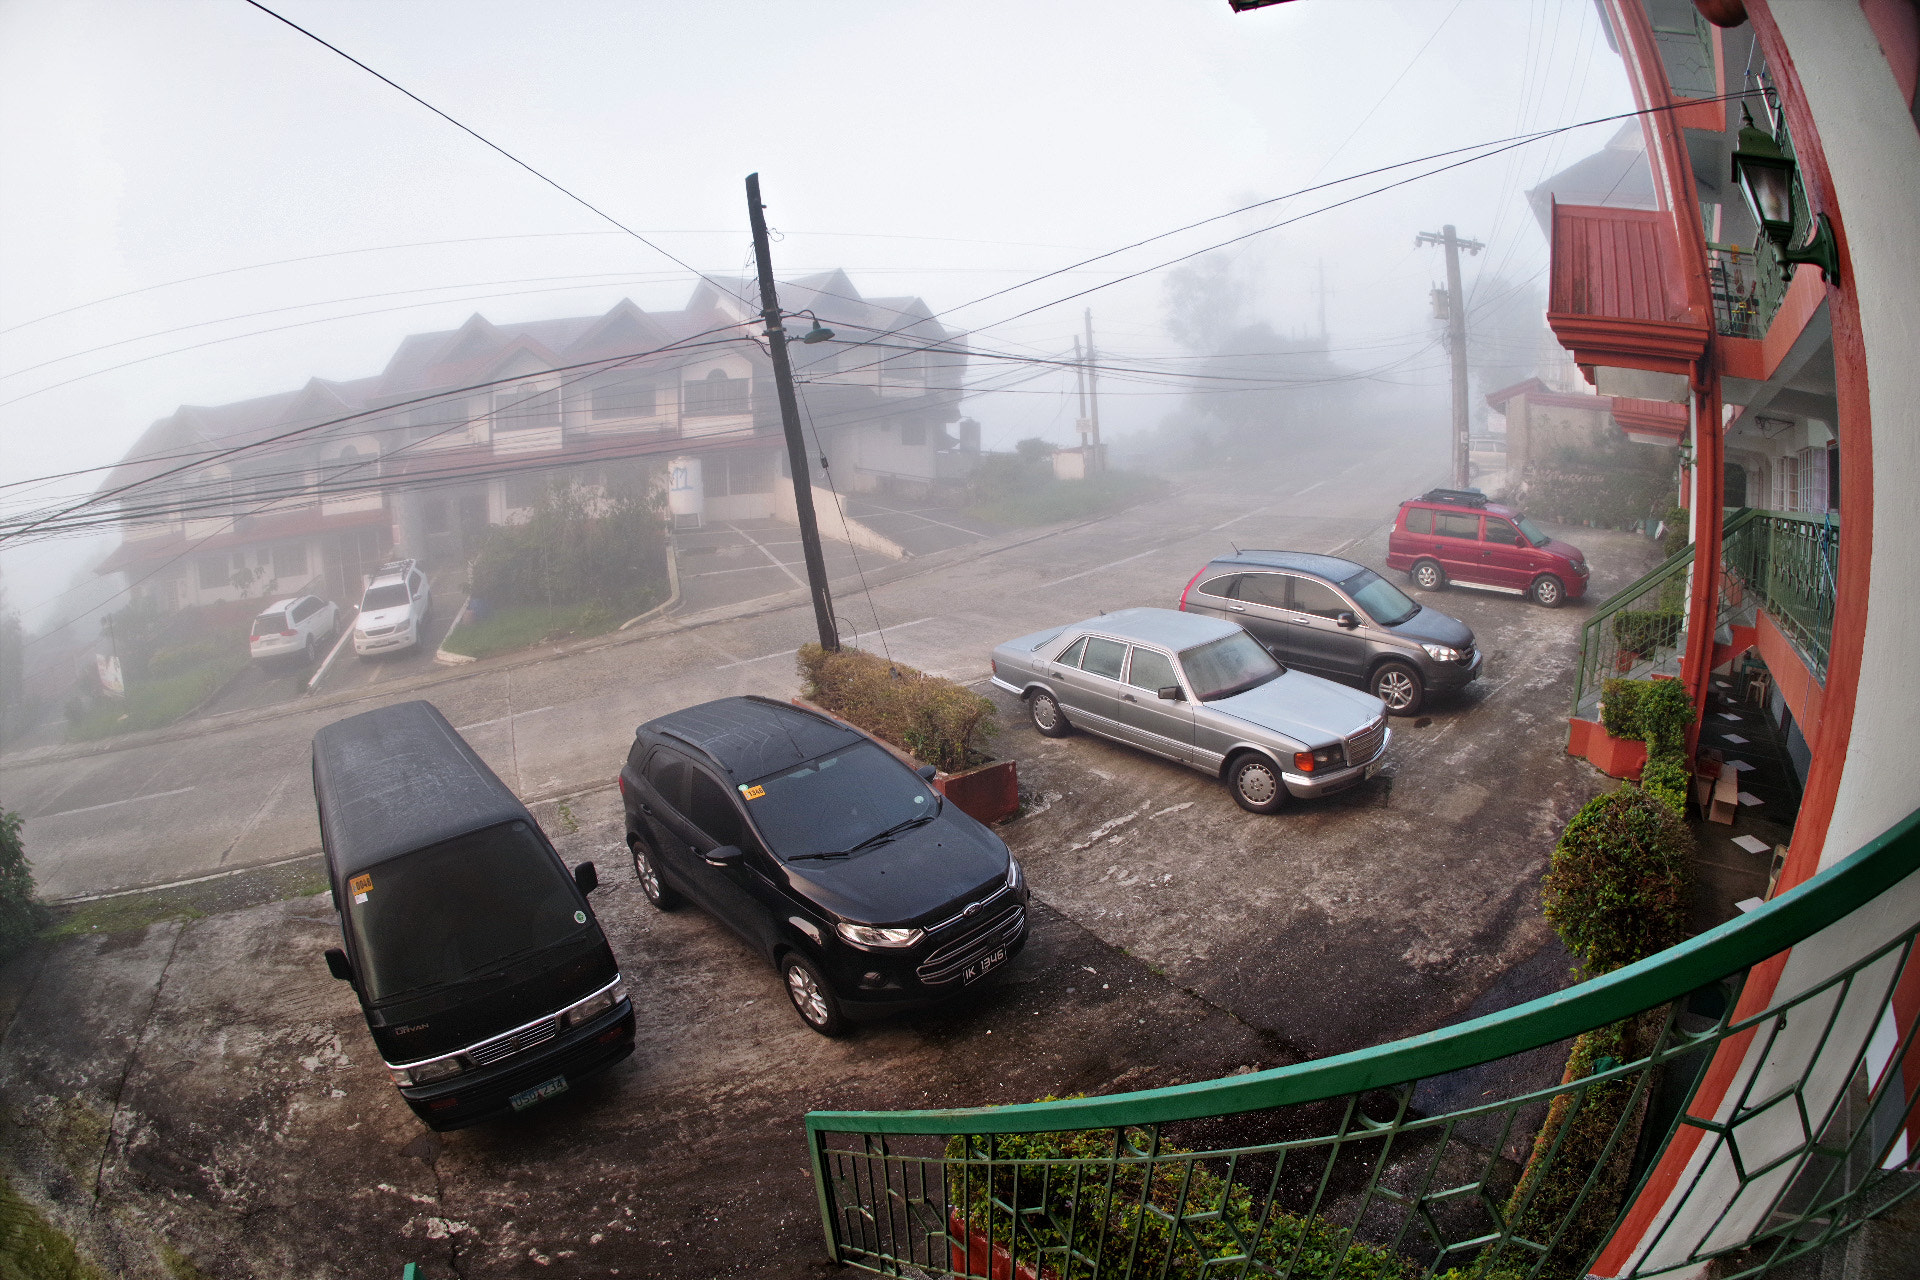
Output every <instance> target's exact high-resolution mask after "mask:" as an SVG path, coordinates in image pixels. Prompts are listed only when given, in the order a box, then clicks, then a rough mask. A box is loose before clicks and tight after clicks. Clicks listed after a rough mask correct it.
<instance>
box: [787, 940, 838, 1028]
mask: <svg viewBox="0 0 1920 1280" xmlns="http://www.w3.org/2000/svg"><path fill="white" fill-rule="evenodd" d="M780 981H781V982H782V983H783V984H784V985H785V986H786V988H787V999H788V1000H790V1001H792V1003H793V1011H794V1012H795V1013H797V1014H799V1015H800V1021H802V1022H804V1023H806V1024H807V1026H808V1028H809V1029H811V1030H814V1031H818V1032H819V1033H820V1034H821V1035H823V1036H838V1035H845V1034H846V1031H847V1017H846V1014H844V1013H842V1012H841V1010H840V1001H839V999H838V998H837V997H836V996H835V995H834V994H833V988H831V987H829V986H828V985H827V980H826V979H825V978H823V977H821V976H820V970H818V969H816V968H814V966H813V962H812V961H811V960H808V959H807V958H806V957H805V956H803V955H800V954H798V953H789V954H788V955H787V957H786V958H785V959H783V960H782V961H781V962H780Z"/></svg>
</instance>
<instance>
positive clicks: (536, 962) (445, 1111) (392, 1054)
mask: <svg viewBox="0 0 1920 1280" xmlns="http://www.w3.org/2000/svg"><path fill="white" fill-rule="evenodd" d="M313 794H314V800H315V802H316V804H317V806H318V808H319V811H320V839H321V844H322V845H323V846H324V848H325V851H326V859H327V878H328V880H329V882H330V883H331V885H332V888H333V902H334V907H335V909H336V910H338V911H339V912H340V929H341V934H342V937H343V940H344V943H345V947H344V949H330V950H329V951H328V952H327V965H328V967H329V968H330V969H331V970H332V971H333V973H334V976H335V977H338V978H343V979H346V980H347V981H350V982H352V983H353V988H354V991H355V992H356V993H357V994H358V995H359V997H360V1007H361V1010H362V1011H363V1012H364V1013H365V1014H366V1019H367V1027H368V1029H369V1030H371V1031H372V1033H373V1041H374V1045H375V1047H376V1048H378V1049H379V1051H380V1056H381V1058H382V1059H384V1060H385V1062H386V1064H387V1069H388V1071H389V1072H390V1073H391V1074H392V1076H393V1081H394V1083H395V1084H396V1085H397V1086H399V1089H400V1094H401V1096H402V1097H403V1098H405V1099H406V1101H407V1105H408V1106H410V1107H412V1108H413V1110H414V1113H415V1114H416V1115H418V1116H419V1117H420V1118H421V1119H422V1120H424V1121H426V1123H427V1124H428V1125H429V1126H431V1127H432V1128H435V1129H457V1128H460V1127H462V1126H463V1125H469V1124H473V1123H476V1122H477V1121H481V1120H485V1119H488V1118H490V1117H493V1116H496V1115H500V1114H504V1113H508V1112H512V1111H520V1110H524V1109H525V1108H526V1107H528V1106H531V1105H533V1104H535V1103H538V1102H540V1101H543V1100H544V1099H546V1098H548V1097H551V1096H553V1095H554V1094H557V1093H561V1092H564V1091H565V1090H566V1089H567V1088H569V1087H570V1086H571V1085H573V1084H576V1083H578V1082H579V1081H580V1080H582V1079H584V1078H585V1077H587V1076H589V1075H592V1074H593V1073H595V1072H597V1071H600V1070H602V1069H604V1068H606V1067H609V1066H611V1065H613V1064H614V1063H615V1062H618V1061H619V1060H620V1059H621V1058H624V1057H626V1056H627V1055H628V1054H630V1053H631V1052H633V1005H632V1003H631V1002H630V1001H629V1000H628V999H627V996H626V992H625V989H624V988H623V986H622V983H621V978H620V971H619V969H618V967H617V966H616V965H615V964H614V960H613V952H612V950H611V949H610V948H609V947H608V946H607V939H606V935H605V934H603V933H602V932H601V930H600V924H599V922H598V921H597V920H596V919H595V918H594V915H593V908H592V907H590V906H589V905H588V904H587V899H586V895H587V893H588V892H590V891H591V890H592V888H593V887H594V883H595V877H594V872H593V864H592V863H581V864H580V866H579V867H577V868H575V869H574V871H573V873H572V874H571V875H570V874H568V872H567V869H566V867H565V865H564V864H563V863H562V862H561V861H560V856H559V855H558V854H557V853H555V852H554V849H553V846H552V845H551V844H550V843H548V841H547V838H546V836H545V835H544V834H543V833H542V832H541V830H540V827H539V825H538V824H537V823H535V822H534V820H533V815H532V814H530V813H528V812H527V809H526V806H525V805H523V804H521V803H520V801H519V800H518V799H517V798H516V797H515V796H514V794H513V792H512V791H510V790H509V789H508V788H507V785H506V784H505V783H503V782H501V781H500V779H499V778H498V777H497V776H495V774H494V772H493V770H491V769H489V768H488V767H487V766H486V763H485V762H484V761H482V760H481V759H480V757H479V756H478V755H476V754H474V751H473V748H472V747H470V746H468V745H467V743H466V741H465V739H463V738H461V736H460V735H459V734H458V733H456V732H455V731H454V728H453V726H452V725H450V724H448V723H447V720H446V717H444V716H442V715H441V714H440V712H439V711H438V710H437V709H435V707H434V706H433V705H432V704H431V703H428V702H406V703H401V704H399V705H397V706H391V707H382V708H380V709H378V710H376V711H368V712H366V713H364V714H362V715H357V716H352V717H349V718H348V719H345V720H340V721H337V722H335V723H333V724H330V725H327V726H326V727H325V728H323V729H321V730H320V732H319V733H317V734H315V735H314V739H313Z"/></svg>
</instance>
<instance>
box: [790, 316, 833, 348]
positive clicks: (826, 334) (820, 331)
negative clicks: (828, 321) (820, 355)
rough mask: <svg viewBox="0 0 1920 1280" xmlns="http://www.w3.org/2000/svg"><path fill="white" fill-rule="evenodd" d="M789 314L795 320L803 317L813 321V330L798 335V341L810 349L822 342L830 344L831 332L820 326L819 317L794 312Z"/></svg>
mask: <svg viewBox="0 0 1920 1280" xmlns="http://www.w3.org/2000/svg"><path fill="white" fill-rule="evenodd" d="M789 314H790V315H792V316H793V317H794V318H795V319H798V318H800V317H801V316H805V317H806V318H807V319H809V320H811V321H813V328H811V329H809V330H807V331H806V332H805V333H803V334H801V335H800V341H802V342H804V343H806V344H807V345H808V346H810V347H811V346H815V345H817V344H819V343H822V342H831V341H832V340H833V330H831V329H829V328H827V326H825V325H823V324H821V323H820V317H819V316H817V315H815V314H813V312H811V311H794V312H790V313H789Z"/></svg>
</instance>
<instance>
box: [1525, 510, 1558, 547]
mask: <svg viewBox="0 0 1920 1280" xmlns="http://www.w3.org/2000/svg"><path fill="white" fill-rule="evenodd" d="M1519 523H1520V532H1521V534H1522V535H1523V536H1524V537H1525V538H1526V540H1527V541H1528V542H1531V543H1532V544H1533V545H1534V546H1536V547H1544V546H1546V545H1547V543H1549V542H1551V541H1552V539H1551V538H1549V537H1547V535H1546V531H1545V530H1543V529H1542V528H1541V527H1540V526H1539V525H1537V524H1535V523H1534V522H1533V521H1531V520H1529V519H1527V518H1526V517H1525V516H1521V517H1520V521H1519Z"/></svg>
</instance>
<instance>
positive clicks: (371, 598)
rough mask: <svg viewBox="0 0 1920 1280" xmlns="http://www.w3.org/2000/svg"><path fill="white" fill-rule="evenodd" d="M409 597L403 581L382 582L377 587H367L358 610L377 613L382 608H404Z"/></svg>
mask: <svg viewBox="0 0 1920 1280" xmlns="http://www.w3.org/2000/svg"><path fill="white" fill-rule="evenodd" d="M410 598H411V597H409V596H408V595H407V584H406V583H404V582H384V583H382V584H380V585H379V586H377V587H368V588H367V594H366V596H365V598H363V599H362V600H361V601H360V612H362V613H377V612H379V611H380V610H382V609H404V608H406V606H407V602H408V600H409V599H410Z"/></svg>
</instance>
